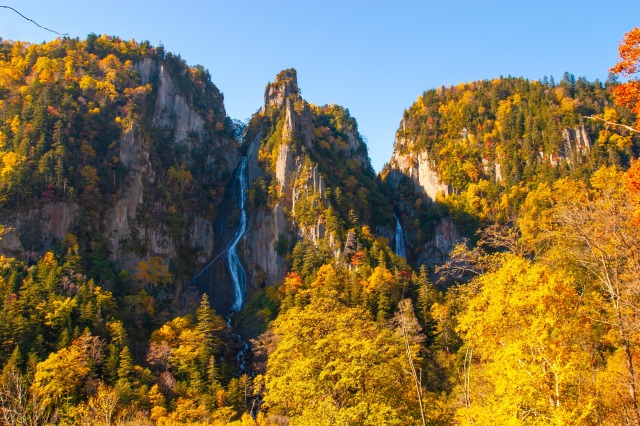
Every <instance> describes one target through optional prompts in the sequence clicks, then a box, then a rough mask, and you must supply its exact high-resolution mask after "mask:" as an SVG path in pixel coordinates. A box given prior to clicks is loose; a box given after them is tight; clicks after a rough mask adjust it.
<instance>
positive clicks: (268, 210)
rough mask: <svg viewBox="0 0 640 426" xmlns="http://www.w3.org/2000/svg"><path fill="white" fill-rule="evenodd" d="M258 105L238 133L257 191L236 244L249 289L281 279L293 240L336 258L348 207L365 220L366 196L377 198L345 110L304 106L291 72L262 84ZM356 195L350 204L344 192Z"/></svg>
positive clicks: (367, 211)
mask: <svg viewBox="0 0 640 426" xmlns="http://www.w3.org/2000/svg"><path fill="white" fill-rule="evenodd" d="M264 101H265V104H264V107H263V108H262V109H261V111H260V112H259V113H258V114H257V115H256V116H254V117H253V119H252V120H251V122H250V124H249V127H248V128H247V132H246V135H247V136H248V137H249V140H246V143H247V144H248V146H247V155H248V158H249V180H250V182H252V185H253V189H252V192H251V193H252V194H258V195H256V196H255V197H254V198H256V199H257V198H260V194H261V193H262V194H263V195H262V198H263V200H262V202H255V203H253V206H254V210H253V211H252V212H251V214H250V225H249V227H248V229H247V233H246V238H245V239H244V240H245V255H246V257H245V259H246V261H247V264H248V265H249V267H248V271H249V273H250V274H251V275H252V276H251V277H250V281H251V282H252V283H253V284H254V285H264V284H274V283H277V282H279V281H280V280H282V279H283V278H284V274H285V272H286V267H287V257H288V254H287V253H290V251H291V249H292V247H293V246H294V245H295V244H296V242H298V241H303V240H305V241H309V242H311V244H313V245H315V246H316V247H317V246H320V245H323V247H327V250H330V251H331V252H332V253H333V255H335V256H339V255H340V253H341V250H342V244H343V241H342V239H343V238H344V235H342V234H344V226H345V223H346V222H347V216H348V214H349V210H353V211H354V214H356V215H357V216H359V217H361V218H363V221H365V223H366V222H367V221H370V218H371V217H372V211H371V210H372V209H371V207H372V206H371V205H370V204H369V201H368V198H369V197H372V196H374V195H375V196H380V197H381V195H380V194H379V192H378V189H377V187H376V186H375V185H374V184H373V181H374V174H373V170H372V168H371V165H370V163H369V160H368V155H367V150H366V146H365V145H364V143H363V142H362V139H361V137H360V135H359V134H358V132H357V127H356V124H355V120H353V119H352V118H351V117H350V116H349V114H348V110H345V109H343V108H340V107H336V106H334V105H330V106H323V107H316V106H314V105H310V104H309V103H307V102H306V101H305V100H303V99H302V98H301V97H300V94H299V89H298V84H297V76H296V72H295V70H293V69H291V70H285V71H283V72H281V73H280V74H278V76H277V77H276V79H275V81H274V82H273V83H270V84H268V85H267V87H266V89H265V97H264ZM245 137H246V136H245ZM369 180H370V181H369ZM365 186H366V187H365ZM261 188H262V189H261ZM356 193H358V194H359V195H360V197H359V198H358V199H355V198H356V197H354V196H351V195H350V194H354V195H355V194H356ZM250 198H251V196H250ZM358 202H360V203H362V205H359V204H358ZM250 204H251V203H250ZM383 208H384V207H383ZM388 213H389V216H390V211H389V212H388ZM340 216H342V219H341V218H340ZM384 219H385V218H384V217H383V218H382V220H384ZM276 248H278V249H276Z"/></svg>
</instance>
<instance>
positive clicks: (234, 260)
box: [191, 157, 249, 374]
mask: <svg viewBox="0 0 640 426" xmlns="http://www.w3.org/2000/svg"><path fill="white" fill-rule="evenodd" d="M247 162H248V160H247V157H242V160H241V162H240V167H239V168H238V170H237V172H236V177H235V181H234V182H233V187H232V188H233V189H232V190H233V191H237V192H234V196H235V201H236V204H237V206H238V207H239V208H240V222H239V223H238V227H237V229H236V231H235V233H234V235H233V238H232V239H231V241H230V242H229V244H227V245H226V247H225V248H224V249H223V250H222V251H221V252H220V253H218V255H217V256H215V257H214V258H213V259H212V260H211V261H210V262H209V263H208V264H207V265H206V266H205V267H204V268H202V269H201V270H200V272H198V273H197V274H196V275H195V276H194V277H193V279H192V280H191V282H192V283H196V282H197V280H198V279H199V278H200V277H201V276H202V277H206V274H205V273H206V272H207V270H208V269H209V268H210V267H211V266H212V265H213V264H214V263H215V262H216V261H217V260H218V259H220V258H221V257H222V256H224V260H225V263H226V265H227V269H228V270H229V275H230V276H231V281H232V283H233V305H231V307H230V308H229V314H228V316H227V326H228V328H229V333H230V335H231V336H232V337H233V339H234V340H236V341H238V342H239V343H240V344H241V348H240V349H238V353H237V355H236V361H237V363H238V367H239V369H240V374H243V373H244V372H245V370H246V368H245V366H246V355H247V352H248V350H249V344H248V343H247V342H245V341H244V339H243V338H242V336H241V335H240V334H238V333H236V332H234V331H233V325H232V322H233V317H234V314H235V313H236V312H238V311H239V310H240V309H242V305H244V300H245V290H246V286H247V273H246V271H245V270H244V267H243V266H242V262H240V257H239V256H238V250H237V246H238V242H239V241H240V238H242V236H243V235H244V233H245V231H246V230H247V212H246V210H245V209H244V205H245V202H246V200H247V180H248V179H247Z"/></svg>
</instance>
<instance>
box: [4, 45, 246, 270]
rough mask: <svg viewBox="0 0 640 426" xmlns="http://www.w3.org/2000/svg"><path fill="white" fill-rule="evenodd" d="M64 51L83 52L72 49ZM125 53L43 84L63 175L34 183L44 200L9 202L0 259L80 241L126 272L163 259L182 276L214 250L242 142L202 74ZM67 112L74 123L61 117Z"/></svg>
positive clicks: (103, 55)
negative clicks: (54, 93) (73, 81)
mask: <svg viewBox="0 0 640 426" xmlns="http://www.w3.org/2000/svg"><path fill="white" fill-rule="evenodd" d="M102 39H103V38H100V39H99V40H102ZM109 40H111V39H108V38H106V37H104V42H105V44H107V43H108V41H109ZM82 46H83V45H80V47H82ZM64 47H65V48H66V49H68V51H69V52H70V53H69V55H72V54H75V55H79V53H77V52H78V51H77V50H73V49H76V48H77V46H76V45H73V44H72V43H71V42H69V45H68V46H67V45H64ZM135 47H137V48H139V49H140V50H141V51H143V48H141V47H140V45H135ZM90 48H91V47H90V46H88V45H87V46H86V47H85V51H84V52H82V53H80V54H81V55H89V54H90V53H91V52H90ZM42 55H43V56H44V55H46V52H43V53H42ZM119 55H120V53H119V51H117V50H115V51H110V50H108V49H103V50H101V51H100V52H96V53H95V54H94V56H92V57H90V56H87V58H88V59H87V61H86V62H85V64H88V65H86V66H87V68H86V69H85V68H82V66H83V65H81V64H78V65H77V66H78V69H77V70H76V71H75V72H76V74H75V76H71V77H68V76H66V75H65V77H64V78H67V79H69V78H78V79H79V80H80V81H81V82H82V84H80V88H78V85H76V86H73V85H69V84H68V83H64V78H63V77H62V76H60V77H59V81H58V80H55V79H54V80H52V81H51V82H49V83H47V84H48V85H49V86H51V87H52V88H55V90H60V91H61V92H62V93H63V94H64V97H63V98H59V97H52V98H51V100H50V101H49V105H48V113H49V115H50V116H51V118H50V119H47V121H45V122H44V123H43V124H41V125H40V126H41V131H42V134H43V135H45V138H46V135H53V136H52V137H51V140H47V139H45V143H51V146H52V151H51V152H56V153H57V152H62V153H64V156H62V157H57V158H58V160H57V161H59V163H60V164H61V165H63V166H64V168H59V169H56V170H57V171H56V173H58V177H57V180H54V181H53V182H52V180H51V178H49V177H48V176H47V175H46V174H45V175H44V178H43V179H44V180H45V181H44V183H39V181H37V182H34V184H32V185H33V190H35V191H38V192H37V194H38V196H37V198H35V199H34V198H31V199H24V197H23V198H15V199H16V200H18V201H19V202H13V204H12V205H8V206H7V205H5V206H3V209H2V214H1V218H0V220H1V225H0V226H1V227H2V228H3V231H4V232H3V235H2V238H1V239H0V255H10V256H16V257H18V258H23V259H24V258H26V259H28V258H29V257H30V256H31V257H34V256H36V255H38V254H41V253H42V252H43V251H45V250H48V249H50V248H52V247H56V246H57V245H58V244H59V243H60V242H61V241H62V240H63V239H64V238H65V237H66V236H67V235H68V234H75V235H77V236H79V237H81V238H79V239H80V241H81V245H82V246H83V247H84V248H83V250H89V251H92V252H100V253H103V254H104V256H106V257H108V258H109V259H111V260H112V261H114V262H115V264H116V265H117V268H119V269H126V270H129V271H130V272H134V270H135V267H136V265H137V264H138V262H140V261H144V260H148V259H149V258H150V257H152V256H159V257H161V258H162V259H163V261H164V262H165V263H167V264H170V265H173V267H172V270H175V271H178V270H182V272H178V275H180V274H184V275H183V276H182V279H186V277H187V276H188V274H190V273H191V272H189V271H188V270H189V269H190V268H184V267H180V266H178V265H180V264H182V265H185V264H186V265H188V264H191V265H193V267H194V266H195V265H196V264H197V263H199V262H200V263H201V262H205V261H206V260H207V259H209V258H210V257H211V255H212V253H213V250H214V246H215V240H216V238H217V237H218V236H217V235H216V232H215V230H214V222H215V216H216V213H217V208H216V205H217V204H219V203H220V201H221V200H222V194H223V188H224V185H225V184H226V182H227V181H228V179H229V178H230V177H231V173H232V171H233V169H234V167H235V165H236V163H237V162H238V158H239V155H238V144H237V142H236V141H234V140H233V136H232V135H233V131H232V129H231V121H230V120H229V119H227V117H226V113H225V110H224V105H223V98H222V94H221V93H220V92H219V91H218V89H217V88H216V87H215V86H214V85H213V84H212V83H211V81H210V79H209V75H208V73H207V72H206V71H205V70H203V69H202V68H201V67H188V66H187V65H186V64H185V63H184V61H182V60H181V59H180V58H179V57H175V56H172V55H171V54H169V55H167V56H164V55H159V54H157V53H155V54H154V53H153V52H152V51H151V52H150V51H149V50H146V51H144V53H141V54H140V55H139V57H138V58H136V59H134V60H127V61H125V60H124V59H122V60H120V58H119ZM128 55H129V57H131V56H132V55H133V54H132V53H129V54H128ZM91 61H95V62H96V65H92V64H91V63H90V62H91ZM96 70H97V71H96ZM103 71H104V73H103ZM34 72H35V71H34ZM109 72H110V73H111V74H109ZM114 75H115V76H116V77H117V78H118V80H117V83H116V84H115V85H113V86H108V88H111V89H110V90H112V91H111V92H108V93H107V95H103V94H102V93H101V92H100V91H99V90H98V89H99V88H100V87H102V86H100V84H102V85H104V86H105V87H107V85H108V83H111V80H109V79H110V78H114V80H113V81H116V80H115V77H113V76H114ZM76 76H77V77H76ZM110 76H111V77H110ZM29 78H32V79H33V78H38V76H35V77H34V76H31V77H29ZM85 82H86V83H85ZM63 83H64V84H63ZM65 84H66V86H65ZM83 84H85V85H86V88H84V87H85V86H83ZM58 85H59V86H58ZM58 87H59V88H58ZM41 90H45V91H46V90H49V89H46V87H45V88H44V89H41ZM34 93H38V92H34ZM62 100H64V102H66V104H64V103H61V102H62ZM56 102H60V103H56ZM44 106H45V107H47V105H46V104H45V105H44ZM9 108H10V107H9V106H7V104H5V105H4V112H5V113H8V112H9ZM63 108H66V109H67V110H68V112H67V115H66V117H63V116H61V115H59V113H58V111H59V110H62V109H63ZM17 117H18V118H16V120H24V122H27V120H29V116H25V117H24V118H22V117H21V116H20V115H18V116H17ZM56 120H57V121H56ZM47 123H51V125H50V126H51V127H46V126H47ZM53 124H55V126H53ZM56 126H58V127H56ZM32 127H33V126H32ZM50 129H51V130H50ZM59 129H60V130H59ZM17 132H18V131H17ZM16 137H17V135H16ZM80 144H81V146H80ZM56 146H57V147H58V148H55V147H56ZM54 148H55V149H58V151H53V149H54ZM38 149H42V148H38ZM45 150H46V145H45ZM46 155H49V154H47V153H46V152H45V158H46ZM53 155H56V154H53ZM34 161H36V162H37V161H38V158H34ZM74 162H76V163H75V164H74ZM63 173H64V174H63ZM14 179H18V177H15V178H14ZM38 185H42V187H43V188H44V189H43V190H42V191H41V190H40V189H39V188H38ZM1 189H3V188H0V190H1ZM40 191H41V192H40ZM11 194H12V193H10V192H9V195H10V196H11ZM14 197H18V195H15V196H14ZM193 267H192V268H193Z"/></svg>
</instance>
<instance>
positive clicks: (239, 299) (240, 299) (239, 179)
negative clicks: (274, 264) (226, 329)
mask: <svg viewBox="0 0 640 426" xmlns="http://www.w3.org/2000/svg"><path fill="white" fill-rule="evenodd" d="M236 184H237V187H236ZM235 189H237V190H238V193H237V194H236V202H237V204H238V207H239V208H240V223H239V224H238V229H237V230H236V233H235V235H234V236H233V239H232V240H231V242H230V243H229V245H228V246H227V251H226V256H225V259H226V261H227V267H228V268H229V275H231V280H232V281H233V305H232V306H231V311H239V310H240V309H241V308H242V305H243V304H244V298H245V289H246V286H247V273H246V272H245V270H244V267H243V266H242V263H241V262H240V258H239V257H238V250H237V245H238V241H240V238H242V235H244V233H245V231H246V230H247V212H246V210H245V209H244V203H245V201H246V200H247V157H242V162H241V163H240V168H239V169H238V174H237V175H236V181H235V182H234V190H235Z"/></svg>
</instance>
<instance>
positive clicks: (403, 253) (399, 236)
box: [393, 213, 407, 259]
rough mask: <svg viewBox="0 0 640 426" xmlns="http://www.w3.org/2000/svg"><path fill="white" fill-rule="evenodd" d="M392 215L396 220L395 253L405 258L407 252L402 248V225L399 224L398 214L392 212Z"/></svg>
mask: <svg viewBox="0 0 640 426" xmlns="http://www.w3.org/2000/svg"><path fill="white" fill-rule="evenodd" d="M393 217H394V218H395V220H396V255H398V256H400V257H404V258H405V259H406V257H407V252H406V251H405V249H404V231H403V230H402V225H401V224H400V219H398V216H396V214H395V213H394V214H393Z"/></svg>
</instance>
